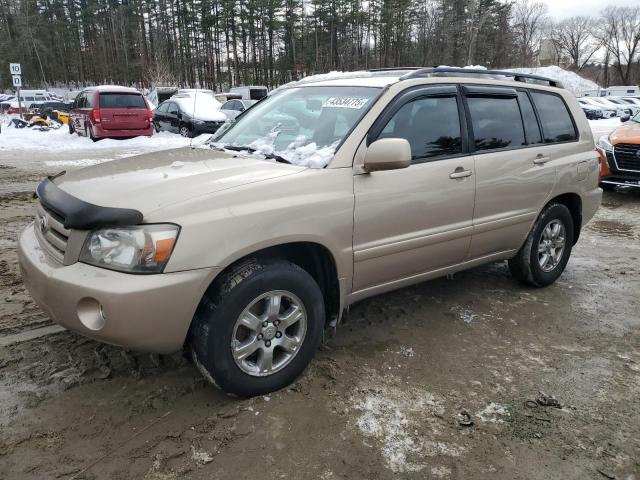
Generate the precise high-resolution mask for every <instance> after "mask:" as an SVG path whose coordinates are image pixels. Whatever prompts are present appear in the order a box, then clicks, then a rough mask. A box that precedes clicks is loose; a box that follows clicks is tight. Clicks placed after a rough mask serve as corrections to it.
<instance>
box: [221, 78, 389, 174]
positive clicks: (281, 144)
mask: <svg viewBox="0 0 640 480" xmlns="http://www.w3.org/2000/svg"><path fill="white" fill-rule="evenodd" d="M379 92H380V89H379V88H373V87H352V86H335V87H334V86H326V87H323V86H309V87H292V88H286V89H283V90H282V91H280V92H278V93H275V94H274V95H272V96H270V97H268V98H266V99H264V100H263V101H262V102H260V103H258V104H256V105H255V106H254V107H252V108H251V109H250V110H248V111H247V112H246V113H244V114H243V115H241V116H239V117H238V118H237V119H236V120H232V121H230V122H228V123H227V124H226V125H225V126H223V127H222V128H221V129H220V130H218V133H216V134H215V135H214V136H213V137H212V139H211V140H210V141H209V145H210V146H211V147H213V148H232V149H234V150H239V149H242V150H246V151H247V152H249V153H258V154H261V155H264V156H268V157H273V158H276V157H277V158H278V159H280V160H285V161H288V162H290V163H294V164H296V165H306V166H312V167H316V168H321V167H324V166H326V165H327V164H328V163H329V161H330V160H331V158H333V154H334V153H335V149H336V148H337V147H338V145H339V144H340V142H341V141H342V140H343V139H344V137H345V135H346V134H347V133H348V132H349V131H350V130H351V129H352V128H353V127H354V126H355V125H356V124H357V123H358V121H360V119H361V118H362V116H363V115H364V113H365V112H366V111H367V108H368V107H369V106H370V105H371V104H372V103H373V101H374V99H375V97H376V96H377V95H378V94H379Z"/></svg>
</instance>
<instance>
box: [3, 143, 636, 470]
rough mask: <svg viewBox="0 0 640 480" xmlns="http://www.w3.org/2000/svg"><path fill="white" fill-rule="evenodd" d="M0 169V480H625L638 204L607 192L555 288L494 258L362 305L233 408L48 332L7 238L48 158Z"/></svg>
mask: <svg viewBox="0 0 640 480" xmlns="http://www.w3.org/2000/svg"><path fill="white" fill-rule="evenodd" d="M74 155H76V156H77V158H81V157H82V158H90V155H91V154H90V152H80V153H78V152H76V153H75V154H74ZM104 156H105V152H104V151H102V152H101V153H100V157H101V158H104ZM55 158H56V157H55V156H54V157H53V159H54V160H55ZM65 158H66V157H65ZM48 159H49V160H51V156H50V155H49V156H48ZM58 160H62V157H61V158H60V159H58ZM0 164H1V165H0V188H1V190H0V212H1V213H0V274H1V277H0V290H1V295H0V301H1V303H0V478H4V479H49V478H64V479H103V478H104V479H106V478H109V479H123V480H124V479H127V480H129V479H182V478H188V479H242V478H247V479H250V478H268V479H269V478H274V479H275V478H279V479H316V478H318V479H391V478H393V479H396V478H400V479H404V478H406V479H414V478H415V479H430V478H452V479H453V478H457V479H484V478H490V479H510V480H511V479H545V480H546V479H581V480H582V479H614V478H615V479H624V480H632V479H640V401H639V400H638V399H639V398H640V333H639V332H640V330H639V327H640V313H639V312H640V191H638V192H631V191H619V192H615V193H607V194H606V195H605V198H604V204H603V206H602V208H601V209H600V211H599V212H598V214H597V217H596V218H595V219H594V220H593V221H592V222H591V223H590V224H589V225H588V226H587V227H586V228H585V229H584V230H583V234H582V238H581V240H580V242H579V244H578V246H577V247H576V248H575V250H574V253H573V256H572V259H571V261H570V262H569V265H568V268H567V271H566V272H565V273H564V275H563V276H562V277H561V279H560V280H559V281H558V282H557V283H556V284H555V285H553V286H551V287H549V288H546V289H541V290H536V289H531V288H527V287H525V286H522V285H520V284H518V283H516V282H515V281H514V280H512V279H511V278H510V276H509V272H508V269H507V267H506V265H505V263H498V264H492V265H488V266H484V267H481V268H476V269H474V270H471V271H468V272H465V273H461V274H457V275H455V276H454V277H453V278H443V279H440V280H436V281H432V282H428V283H423V284H420V285H417V286H414V287H411V288H407V289H403V290H400V291H397V292H394V293H389V294H387V295H384V296H380V297H377V298H373V299H370V300H367V301H363V302H361V303H360V304H358V305H356V306H354V307H352V309H351V311H350V312H349V313H348V315H347V317H346V318H345V323H344V325H342V326H341V327H339V329H338V331H337V333H336V335H334V336H332V337H329V338H327V339H326V342H325V344H324V346H323V348H322V350H321V351H320V352H318V355H317V357H316V359H315V360H314V362H313V364H312V365H311V367H310V368H309V369H308V370H307V371H306V373H305V374H304V375H303V376H302V377H301V378H300V379H299V380H298V381H297V382H296V383H295V384H294V385H292V386H291V387H290V388H287V389H285V390H283V391H280V392H277V393H275V394H272V395H269V396H265V397H258V398H254V399H251V400H237V399H233V398H229V397H226V396H225V395H223V394H222V393H221V392H219V391H217V390H216V389H215V388H213V387H211V386H209V385H207V384H205V383H204V382H203V380H202V379H201V377H200V375H199V374H198V373H197V372H196V370H195V368H194V367H193V366H192V365H191V364H190V363H189V362H188V361H187V360H185V359H184V358H183V356H182V355H180V354H176V355H173V356H154V355H146V354H139V353H134V352H128V351H124V350H122V349H119V348H115V347H110V346H106V345H103V344H100V343H97V342H94V341H92V340H89V339H86V338H83V337H80V336H78V335H76V334H73V333H69V332H67V331H62V332H56V331H55V329H53V328H49V326H50V325H51V322H50V321H49V320H48V319H47V318H46V317H45V316H44V315H43V314H42V313H41V312H40V311H39V309H38V308H37V307H36V306H35V305H34V304H33V303H32V302H31V300H30V299H29V297H28V295H27V293H26V292H25V290H24V288H23V286H22V283H21V280H20V276H19V271H18V267H17V264H16V253H15V245H16V236H17V235H18V232H19V231H20V230H21V229H22V228H24V227H25V226H26V225H27V224H28V223H29V222H30V219H31V216H32V214H33V212H32V210H33V200H32V198H31V193H30V192H31V191H32V188H33V186H34V182H36V181H37V179H38V178H39V177H41V176H42V175H44V174H50V173H55V172H56V171H57V170H60V168H59V167H60V164H59V163H52V164H50V165H51V166H50V167H46V166H45V164H44V163H43V162H41V161H40V160H39V159H37V158H33V157H30V156H25V154H23V153H20V152H13V153H11V152H6V151H5V152H0ZM52 332H53V333H52ZM43 334H44V335H43ZM39 335H41V336H39ZM33 336H35V337H36V338H30V337H33ZM539 392H544V393H545V394H546V395H547V396H554V397H555V398H557V400H558V401H559V402H560V404H561V408H555V407H552V406H541V405H539V404H537V403H536V402H535V399H536V397H538V396H539V395H540V393H539ZM462 411H466V412H468V413H469V414H470V416H471V419H472V420H473V424H472V425H465V423H468V422H465V420H468V417H466V416H464V415H462V416H461V415H460V413H461V412H462Z"/></svg>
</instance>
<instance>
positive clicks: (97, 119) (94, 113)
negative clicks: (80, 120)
mask: <svg viewBox="0 0 640 480" xmlns="http://www.w3.org/2000/svg"><path fill="white" fill-rule="evenodd" d="M91 119H92V120H93V121H94V122H95V123H100V122H101V121H102V118H100V110H99V109H97V108H94V109H93V110H92V111H91Z"/></svg>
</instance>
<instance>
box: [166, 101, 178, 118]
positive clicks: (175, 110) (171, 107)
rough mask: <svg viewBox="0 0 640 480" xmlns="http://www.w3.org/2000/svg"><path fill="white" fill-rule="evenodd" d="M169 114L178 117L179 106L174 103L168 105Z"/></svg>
mask: <svg viewBox="0 0 640 480" xmlns="http://www.w3.org/2000/svg"><path fill="white" fill-rule="evenodd" d="M167 112H168V113H171V114H173V115H177V114H178V106H177V105H176V104H175V103H173V102H169V103H168V104H167Z"/></svg>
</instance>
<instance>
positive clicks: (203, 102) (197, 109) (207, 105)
mask: <svg viewBox="0 0 640 480" xmlns="http://www.w3.org/2000/svg"><path fill="white" fill-rule="evenodd" d="M171 100H172V101H175V102H176V103H177V104H178V105H179V106H180V109H181V110H182V111H183V112H185V113H186V114H187V115H189V116H190V117H192V118H194V119H196V120H204V121H209V122H224V121H226V120H227V116H226V115H225V114H224V113H222V112H221V111H220V107H221V106H222V105H221V104H220V102H218V101H217V100H216V99H215V98H213V97H212V96H211V95H208V94H206V93H199V94H198V95H188V96H187V95H185V96H180V97H172V98H171Z"/></svg>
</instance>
